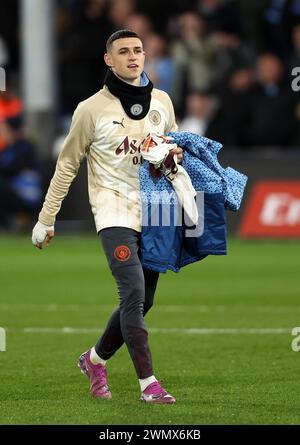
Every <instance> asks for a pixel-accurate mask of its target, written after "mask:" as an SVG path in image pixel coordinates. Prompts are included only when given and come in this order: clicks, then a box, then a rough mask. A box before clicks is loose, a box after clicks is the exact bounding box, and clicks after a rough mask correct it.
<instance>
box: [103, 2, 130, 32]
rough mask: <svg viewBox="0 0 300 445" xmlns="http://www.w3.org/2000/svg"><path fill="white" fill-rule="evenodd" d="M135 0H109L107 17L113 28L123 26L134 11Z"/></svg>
mask: <svg viewBox="0 0 300 445" xmlns="http://www.w3.org/2000/svg"><path fill="white" fill-rule="evenodd" d="M135 6H136V5H135V0H110V7H109V18H110V20H111V22H112V23H113V26H114V29H117V28H125V26H126V22H127V20H128V19H129V17H130V16H131V15H133V14H134V12H135Z"/></svg>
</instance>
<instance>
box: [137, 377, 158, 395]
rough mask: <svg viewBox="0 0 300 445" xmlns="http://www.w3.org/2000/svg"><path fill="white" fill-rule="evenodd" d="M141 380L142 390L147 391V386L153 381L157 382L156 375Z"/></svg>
mask: <svg viewBox="0 0 300 445" xmlns="http://www.w3.org/2000/svg"><path fill="white" fill-rule="evenodd" d="M139 382H140V386H141V391H142V392H143V391H145V389H146V388H147V386H149V385H150V384H151V383H153V382H157V379H156V378H155V376H154V375H151V376H150V377H147V378H146V379H139Z"/></svg>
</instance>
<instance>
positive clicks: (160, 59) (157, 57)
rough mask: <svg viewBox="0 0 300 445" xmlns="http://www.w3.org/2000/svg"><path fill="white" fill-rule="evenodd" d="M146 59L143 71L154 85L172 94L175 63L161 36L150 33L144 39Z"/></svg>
mask: <svg viewBox="0 0 300 445" xmlns="http://www.w3.org/2000/svg"><path fill="white" fill-rule="evenodd" d="M143 41H144V42H145V50H146V53H147V61H146V63H145V71H146V72H147V73H148V75H149V77H150V79H151V80H152V82H153V84H154V86H155V87H156V88H158V89H160V90H163V91H166V93H168V94H170V95H171V97H172V96H173V92H174V79H175V64H174V62H173V60H172V59H171V57H170V56H169V55H168V53H167V43H166V40H165V39H164V37H163V36H160V35H158V34H151V35H149V36H148V37H146V38H145V39H143Z"/></svg>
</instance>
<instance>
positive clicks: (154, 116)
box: [149, 110, 161, 125]
mask: <svg viewBox="0 0 300 445" xmlns="http://www.w3.org/2000/svg"><path fill="white" fill-rule="evenodd" d="M149 120H150V122H151V123H152V124H153V125H159V124H160V122H161V116H160V113H159V112H158V111H157V110H151V111H150V113H149Z"/></svg>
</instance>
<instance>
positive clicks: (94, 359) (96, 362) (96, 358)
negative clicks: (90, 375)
mask: <svg viewBox="0 0 300 445" xmlns="http://www.w3.org/2000/svg"><path fill="white" fill-rule="evenodd" d="M90 360H91V362H92V364H93V365H99V364H101V365H103V366H105V364H106V360H103V359H102V358H101V357H99V355H98V354H97V352H96V350H95V348H94V346H93V347H92V349H91V353H90Z"/></svg>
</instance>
